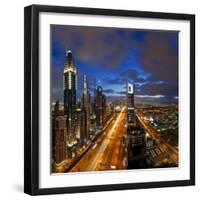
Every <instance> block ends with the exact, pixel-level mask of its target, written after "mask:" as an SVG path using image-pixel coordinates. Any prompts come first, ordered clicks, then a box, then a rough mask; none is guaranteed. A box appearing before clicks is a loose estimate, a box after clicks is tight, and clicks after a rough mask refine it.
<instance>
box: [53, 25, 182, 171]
mask: <svg viewBox="0 0 200 200" xmlns="http://www.w3.org/2000/svg"><path fill="white" fill-rule="evenodd" d="M55 27H56V30H57V29H59V30H57V31H58V33H59V40H60V42H61V43H60V42H59V41H56V43H55V38H56V37H57V34H56V33H55V32H52V66H51V67H52V68H51V86H52V87H51V88H52V90H51V103H52V104H51V134H52V149H51V152H52V154H51V155H52V159H51V167H52V168H51V169H52V173H64V172H70V173H71V172H86V171H107V170H127V169H147V168H164V167H178V166H179V162H178V161H179V157H178V149H179V148H178V104H177V103H178V101H177V100H178V79H177V56H178V55H176V54H177V53H178V50H177V41H176V40H175V41H174V40H172V39H174V37H175V36H176V37H177V36H178V35H177V34H178V33H174V32H173V33H172V32H153V31H141V30H140V31H139V30H131V29H123V30H119V29H111V28H105V29H103V28H96V27H95V28H94V27H93V28H91V27H70V28H71V29H70V31H71V32H73V30H74V28H75V30H74V32H73V35H71V37H70V39H71V40H68V41H67V43H66V44H67V48H66V49H65V51H64V49H62V48H60V47H59V45H60V44H64V41H63V38H68V39H69V37H68V35H67V34H69V33H68V32H65V31H66V28H69V27H68V26H66V27H65V26H63V27H60V26H58V27H57V26H55V25H54V26H52V29H53V30H54V28H55ZM63 28H64V31H63ZM77 28H78V29H81V30H79V31H78V30H77ZM54 31H55V30H54ZM88 31H89V32H88ZM91 31H93V33H92V35H91ZM62 34H64V35H63V37H62ZM76 34H77V35H79V36H84V35H85V36H84V37H83V38H87V37H88V36H91V37H95V41H96V43H97V44H96V43H95V41H93V39H94V38H88V41H87V40H86V39H83V38H82V39H80V40H78V38H77V36H76ZM116 35H117V38H118V39H117V40H114V41H115V42H114V43H113V37H115V36H116ZM149 35H153V37H151V40H150V41H148V40H149V39H147V38H148V37H149ZM74 36H75V38H73V37H74ZM172 36H173V37H172ZM107 37H108V38H107ZM154 37H156V40H155V38H154ZM106 38H107V39H106ZM153 38H154V39H153ZM98 39H99V40H98ZM105 39H106V40H105ZM176 39H177V38H176ZM86 41H87V42H86ZM147 41H148V42H150V45H151V47H152V48H151V51H152V50H155V52H154V53H153V54H151V52H148V54H147V55H144V51H146V50H147V49H146V48H147V46H148V45H147V43H148V42H147ZM170 41H171V43H170ZM70 42H71V43H70ZM74 42H76V43H74ZM156 42H157V47H156ZM54 43H55V44H54ZM79 43H82V45H83V47H84V49H83V51H81V53H80V50H81V48H80V44H79ZM85 43H86V44H85ZM89 43H91V44H93V45H91V44H89ZM164 44H165V45H164ZM73 45H74V47H73ZM82 45H81V46H82ZM170 45H171V46H170ZM141 46H143V51H141ZM68 47H69V48H68ZM70 47H71V48H70ZM72 47H73V48H72ZM75 47H76V48H75ZM107 48H108V49H107ZM75 49H77V51H76V50H75ZM172 49H173V50H172ZM63 51H64V52H65V53H63ZM140 51H141V52H140ZM174 51H175V52H174ZM74 52H75V54H74ZM79 53H80V55H78V54H79ZM63 54H64V57H65V58H64V59H62V57H63ZM96 54H97V55H96ZM140 54H141V55H140ZM108 55H109V56H108ZM130 55H131V56H130ZM119 57H121V58H119ZM149 59H150V60H151V61H152V62H153V64H154V65H152V62H148V63H146V62H147V60H149ZM166 59H167V60H166ZM170 59H171V60H170ZM83 60H84V62H83ZM161 61H162V62H163V63H162V62H161ZM56 62H58V63H59V64H61V65H62V67H60V68H59V67H58V66H57V67H55V66H56ZM58 63H57V64H58ZM168 65H170V66H171V67H173V68H171V69H170V67H169V69H168V70H167V71H164V70H165V67H167V66H168ZM145 66H148V67H149V66H150V68H148V67H147V68H145ZM155 66H156V69H154V68H155ZM163 66H164V67H163ZM151 67H152V68H151ZM60 69H61V70H60ZM147 69H148V70H150V69H151V71H148V70H147ZM59 70H60V71H59ZM170 70H171V71H170ZM163 71H164V72H163ZM167 72H168V74H166V73H167ZM163 73H165V74H163ZM168 75H169V76H168ZM56 93H57V94H56ZM137 101H138V102H139V103H136V102H137ZM145 101H146V102H148V104H145V103H144V102H145ZM167 101H168V103H166V102H167ZM61 102H62V106H60V103H61ZM169 102H170V103H169ZM174 102H176V103H174ZM159 103H162V105H161V104H159Z"/></svg>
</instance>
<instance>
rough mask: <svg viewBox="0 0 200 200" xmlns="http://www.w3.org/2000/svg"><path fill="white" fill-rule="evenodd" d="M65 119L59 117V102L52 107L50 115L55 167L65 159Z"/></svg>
mask: <svg viewBox="0 0 200 200" xmlns="http://www.w3.org/2000/svg"><path fill="white" fill-rule="evenodd" d="M65 133H66V117H65V116H63V115H60V112H59V101H57V102H56V104H55V107H54V114H53V115H52V136H53V138H52V146H53V152H52V157H53V161H54V164H55V165H56V166H58V165H60V164H61V163H62V162H63V161H65V159H66V155H67V154H66V143H65Z"/></svg>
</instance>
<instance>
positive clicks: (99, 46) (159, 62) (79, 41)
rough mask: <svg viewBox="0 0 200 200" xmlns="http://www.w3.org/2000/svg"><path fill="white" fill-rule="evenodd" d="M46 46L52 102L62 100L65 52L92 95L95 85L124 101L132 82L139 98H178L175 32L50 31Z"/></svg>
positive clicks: (60, 28) (54, 28) (64, 28)
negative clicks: (69, 53)
mask: <svg viewBox="0 0 200 200" xmlns="http://www.w3.org/2000/svg"><path fill="white" fill-rule="evenodd" d="M51 46H52V48H51V52H52V62H51V63H52V70H51V71H52V80H51V82H52V91H53V92H52V95H53V99H56V98H61V96H62V92H63V91H62V84H63V80H62V75H63V74H62V73H63V66H64V63H65V59H66V56H65V50H66V49H71V50H72V52H73V55H74V60H75V64H76V66H77V70H78V73H80V74H83V73H85V74H87V76H88V77H89V85H90V91H91V92H93V90H94V87H95V85H96V84H97V83H98V82H100V84H101V85H102V87H103V89H104V91H105V93H107V94H110V95H112V94H113V95H114V94H122V95H123V94H124V91H125V88H124V85H125V84H126V82H127V80H132V81H133V82H134V83H135V87H136V91H137V92H138V94H141V95H145V94H146V95H164V96H165V98H168V99H169V98H173V99H174V96H178V32H171V31H150V30H149V31H148V30H134V29H119V28H101V27H81V26H60V25H52V26H51ZM78 86H79V88H81V87H82V78H79V79H78ZM80 90H81V89H80Z"/></svg>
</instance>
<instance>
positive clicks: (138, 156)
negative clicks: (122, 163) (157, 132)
mask: <svg viewBox="0 0 200 200" xmlns="http://www.w3.org/2000/svg"><path fill="white" fill-rule="evenodd" d="M126 104H127V135H128V137H127V138H128V165H129V166H131V168H132V167H133V166H134V167H136V168H137V167H142V166H141V165H143V164H144V162H143V160H144V159H145V155H146V142H145V131H144V129H143V128H142V126H141V124H140V122H139V120H138V118H137V116H136V114H135V105H134V85H133V84H131V83H128V84H127V95H126ZM139 165H140V166H139Z"/></svg>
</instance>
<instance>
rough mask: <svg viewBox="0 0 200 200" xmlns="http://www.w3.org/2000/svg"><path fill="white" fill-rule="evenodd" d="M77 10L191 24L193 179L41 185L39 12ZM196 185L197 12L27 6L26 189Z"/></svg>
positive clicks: (57, 190) (54, 191)
mask: <svg viewBox="0 0 200 200" xmlns="http://www.w3.org/2000/svg"><path fill="white" fill-rule="evenodd" d="M41 12H50V13H76V14H90V15H101V16H126V17H140V18H153V19H171V20H188V21H189V23H190V179H189V180H177V181H162V182H145V183H128V184H111V185H110V184H109V185H100V186H99V185H93V186H80V187H62V188H44V189H41V188H39V86H40V83H39V13H41ZM187 185H195V15H191V14H175V13H161V12H142V11H126V10H110V9H96V8H81V7H62V6H46V5H31V6H28V7H25V9H24V192H25V193H27V194H30V195H46V194H60V193H77V192H95V191H109V190H127V189H142V188H160V187H172V186H187Z"/></svg>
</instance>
